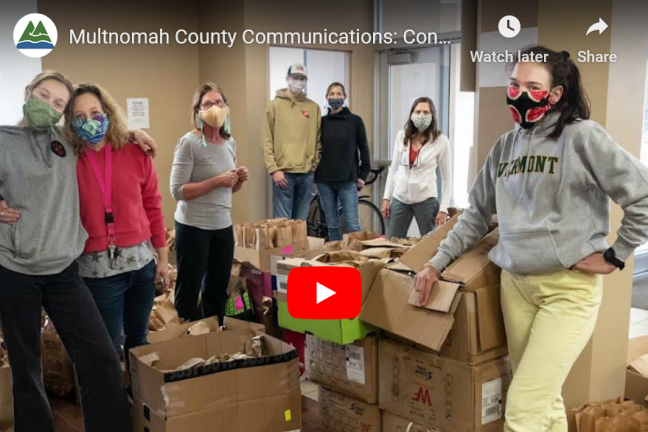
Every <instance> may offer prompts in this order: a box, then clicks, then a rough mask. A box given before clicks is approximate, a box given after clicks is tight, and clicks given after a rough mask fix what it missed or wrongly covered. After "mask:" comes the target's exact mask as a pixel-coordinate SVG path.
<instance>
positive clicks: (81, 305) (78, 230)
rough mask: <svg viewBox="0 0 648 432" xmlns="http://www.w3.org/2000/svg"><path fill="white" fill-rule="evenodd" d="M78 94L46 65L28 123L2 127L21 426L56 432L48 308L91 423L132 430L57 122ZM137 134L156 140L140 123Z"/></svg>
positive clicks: (1, 233) (0, 249)
mask: <svg viewBox="0 0 648 432" xmlns="http://www.w3.org/2000/svg"><path fill="white" fill-rule="evenodd" d="M71 93H72V84H71V83H70V82H69V81H68V80H67V79H66V78H65V77H64V76H63V75H61V74H59V73H57V72H43V73H41V74H39V75H37V76H36V77H35V78H34V79H33V80H32V82H31V83H30V84H29V85H28V86H27V88H26V89H25V104H24V106H23V114H24V119H23V120H22V121H21V123H20V124H19V125H18V126H14V127H12V126H2V127H0V179H1V181H0V195H2V197H4V198H0V201H1V202H0V222H2V223H0V316H1V317H2V320H1V325H2V333H3V336H4V341H5V343H6V345H7V352H8V355H9V364H10V366H11V372H12V377H13V389H14V390H13V395H14V422H15V430H16V431H17V432H54V422H53V419H52V412H51V410H50V407H49V405H48V401H47V397H46V394H45V389H44V388H43V380H42V363H41V356H40V342H41V341H40V330H41V329H40V322H41V309H43V308H44V309H45V311H46V312H47V313H48V315H49V317H50V318H51V320H52V322H53V323H54V325H55V327H56V329H57V331H58V333H59V335H60V336H61V339H62V341H63V343H64V345H65V348H66V350H67V352H68V354H69V356H70V359H71V360H72V364H73V365H74V369H75V371H76V373H77V375H78V378H79V385H80V388H81V406H82V408H83V415H84V423H85V430H86V431H88V432H104V431H105V432H114V431H130V430H132V425H131V419H130V410H129V406H128V400H127V396H126V390H125V388H124V381H123V379H122V374H121V369H120V365H119V360H118V357H117V354H116V353H115V350H114V348H113V346H112V343H111V341H110V336H109V335H108V332H107V331H106V327H105V326H104V324H103V322H102V320H101V315H100V314H99V311H98V310H97V306H96V305H95V302H94V300H93V298H92V295H91V294H90V291H89V290H88V288H87V287H86V286H85V284H84V283H83V280H82V279H81V277H80V276H79V268H78V265H77V263H76V262H75V260H76V258H77V257H78V256H79V255H81V253H82V252H83V249H84V246H85V243H86V240H87V238H88V236H87V233H86V231H85V230H84V228H83V226H82V224H81V220H80V218H79V189H78V185H77V176H76V166H77V158H76V156H75V154H74V151H73V148H72V146H71V145H70V143H69V142H68V140H67V139H66V138H65V136H64V134H63V133H62V132H61V130H59V128H58V127H57V126H56V124H57V123H58V121H59V119H60V118H61V117H62V116H63V112H64V111H65V109H66V106H67V105H68V102H69V100H70V97H71ZM130 135H131V139H133V138H135V136H134V135H136V136H137V138H139V140H140V142H142V141H146V144H144V145H143V147H147V148H148V146H150V145H153V142H152V140H151V139H150V137H148V135H146V134H143V133H141V131H140V132H138V133H136V134H133V133H131V134H130ZM5 200H6V201H5ZM9 206H11V208H9Z"/></svg>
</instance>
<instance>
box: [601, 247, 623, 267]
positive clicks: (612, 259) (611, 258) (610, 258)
mask: <svg viewBox="0 0 648 432" xmlns="http://www.w3.org/2000/svg"><path fill="white" fill-rule="evenodd" d="M603 259H605V261H607V262H609V263H610V264H612V265H613V266H615V267H616V268H618V269H619V270H623V269H624V268H625V263H624V262H623V261H621V260H620V259H619V258H617V257H616V253H615V252H614V249H612V248H610V249H608V250H606V251H605V252H604V253H603Z"/></svg>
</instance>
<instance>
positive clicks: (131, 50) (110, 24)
mask: <svg viewBox="0 0 648 432" xmlns="http://www.w3.org/2000/svg"><path fill="white" fill-rule="evenodd" d="M89 6H90V7H91V6H92V4H91V3H88V2H87V1H66V2H65V7H61V5H60V4H59V3H58V2H52V1H44V0H41V1H39V4H38V12H39V13H42V14H45V15H47V16H49V17H50V18H51V19H52V20H53V21H54V22H55V23H56V25H57V28H58V31H59V40H58V43H57V45H56V49H55V50H53V51H52V52H51V53H50V54H48V55H47V56H45V57H43V59H42V64H43V69H44V70H45V69H55V70H58V71H60V72H62V73H64V74H65V75H66V76H68V77H69V78H70V79H71V80H72V82H73V83H78V82H81V81H92V82H96V83H98V84H100V85H102V86H103V87H105V88H106V89H107V90H108V91H109V92H110V93H111V94H112V95H113V97H114V98H115V100H116V101H117V103H119V105H121V106H122V107H123V108H124V109H126V98H129V97H145V98H149V107H150V125H151V128H150V129H148V130H147V131H146V132H148V133H149V134H151V135H152V136H153V137H155V139H156V141H157V144H158V146H159V147H160V153H159V155H158V157H157V158H156V159H155V166H156V168H157V172H158V176H159V178H160V190H161V192H162V196H163V205H164V216H165V221H166V225H167V226H173V212H174V211H175V201H174V200H173V198H172V197H171V193H170V191H169V176H170V172H171V164H172V162H173V149H174V147H175V143H176V142H177V140H178V139H179V138H180V137H181V136H182V135H183V134H184V133H185V132H187V131H188V130H189V129H190V128H191V124H190V122H189V113H190V106H191V96H192V94H193V91H194V89H195V88H196V86H197V84H198V47H197V46H195V45H178V44H176V43H175V41H174V39H173V38H174V34H175V31H176V30H177V29H181V28H184V29H186V30H187V31H196V30H197V28H198V7H197V3H196V1H195V0H184V1H182V2H172V3H168V4H167V3H165V7H161V6H160V3H159V2H156V1H153V0H143V1H137V2H134V1H127V0H113V1H111V2H110V4H109V5H106V7H104V8H101V9H100V10H98V13H89V11H90V9H88V7H89ZM91 9H92V8H91ZM124 11H128V13H125V12H124ZM99 27H101V28H103V29H109V30H110V31H118V32H119V31H133V30H134V29H137V30H138V31H146V32H151V31H159V29H164V30H165V31H167V32H168V33H169V35H170V42H171V43H170V44H169V45H148V46H137V45H74V46H71V45H70V44H69V29H70V28H74V29H75V30H76V31H78V30H80V29H81V28H84V29H87V30H94V29H97V28H99Z"/></svg>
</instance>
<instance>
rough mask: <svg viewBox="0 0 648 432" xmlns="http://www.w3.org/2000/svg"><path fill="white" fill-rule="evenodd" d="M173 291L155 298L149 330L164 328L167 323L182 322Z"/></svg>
mask: <svg viewBox="0 0 648 432" xmlns="http://www.w3.org/2000/svg"><path fill="white" fill-rule="evenodd" d="M173 298H174V297H173V293H170V294H163V295H161V296H158V297H156V298H155V300H154V302H153V310H152V311H151V316H150V317H149V331H159V330H163V329H164V328H165V327H166V325H167V324H169V323H174V324H180V321H181V320H180V317H179V316H178V311H177V310H176V308H175V305H174V304H173V301H174V300H173Z"/></svg>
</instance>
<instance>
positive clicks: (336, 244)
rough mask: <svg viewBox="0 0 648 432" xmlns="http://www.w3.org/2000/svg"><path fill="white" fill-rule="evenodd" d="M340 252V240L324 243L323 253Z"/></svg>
mask: <svg viewBox="0 0 648 432" xmlns="http://www.w3.org/2000/svg"><path fill="white" fill-rule="evenodd" d="M340 250H342V241H341V240H335V241H330V242H327V243H324V251H325V252H334V251H340Z"/></svg>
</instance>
